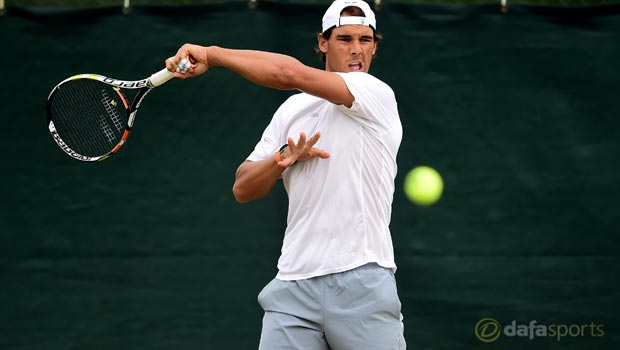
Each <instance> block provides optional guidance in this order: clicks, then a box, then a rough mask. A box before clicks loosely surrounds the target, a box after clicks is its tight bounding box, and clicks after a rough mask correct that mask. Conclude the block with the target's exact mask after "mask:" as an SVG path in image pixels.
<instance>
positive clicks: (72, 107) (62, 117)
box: [48, 79, 128, 157]
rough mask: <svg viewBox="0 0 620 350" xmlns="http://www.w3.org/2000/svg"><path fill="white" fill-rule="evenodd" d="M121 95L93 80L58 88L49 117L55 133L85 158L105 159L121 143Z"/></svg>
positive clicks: (123, 122) (123, 111) (124, 115)
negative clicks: (104, 156)
mask: <svg viewBox="0 0 620 350" xmlns="http://www.w3.org/2000/svg"><path fill="white" fill-rule="evenodd" d="M121 95H122V93H121V92H120V91H119V90H118V89H117V88H114V87H112V86H109V85H107V84H104V83H102V82H99V81H97V80H93V79H77V80H71V81H68V82H66V83H65V84H63V85H61V86H60V87H59V89H58V90H57V91H56V93H55V94H54V95H53V97H52V100H51V101H50V105H49V110H48V113H50V114H51V115H50V118H51V120H52V121H53V122H54V126H55V127H56V131H57V132H58V135H59V136H60V137H61V138H62V140H63V141H64V142H65V143H66V144H67V146H69V147H70V148H71V149H73V151H75V152H77V153H79V154H81V155H84V156H88V157H95V156H101V155H105V154H107V153H108V152H110V151H111V150H112V149H113V148H114V147H115V146H116V145H117V144H118V143H119V142H120V141H121V137H122V135H123V132H124V130H125V126H126V125H127V118H128V117H127V111H126V109H125V105H124V103H123V101H122V97H121Z"/></svg>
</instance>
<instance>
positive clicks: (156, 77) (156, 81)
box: [148, 68, 174, 88]
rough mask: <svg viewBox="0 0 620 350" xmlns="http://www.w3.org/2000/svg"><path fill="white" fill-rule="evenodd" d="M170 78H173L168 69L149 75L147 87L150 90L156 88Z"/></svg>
mask: <svg viewBox="0 0 620 350" xmlns="http://www.w3.org/2000/svg"><path fill="white" fill-rule="evenodd" d="M172 78H174V74H173V73H172V72H170V71H169V70H168V69H166V68H164V69H162V70H160V71H159V72H157V73H155V74H153V75H151V77H150V78H149V83H148V85H149V87H151V88H154V87H158V86H160V85H162V84H163V83H165V82H167V81H168V80H170V79H172Z"/></svg>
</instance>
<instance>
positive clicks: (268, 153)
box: [247, 106, 283, 162]
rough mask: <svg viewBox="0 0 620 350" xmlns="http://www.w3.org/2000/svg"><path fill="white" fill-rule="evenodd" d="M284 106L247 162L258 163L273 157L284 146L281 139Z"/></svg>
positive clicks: (274, 116)
mask: <svg viewBox="0 0 620 350" xmlns="http://www.w3.org/2000/svg"><path fill="white" fill-rule="evenodd" d="M282 109H283V106H280V108H279V109H278V110H277V111H276V113H275V114H274V115H273V118H271V122H270V123H269V125H268V126H267V128H266V129H265V130H264V131H263V135H262V137H261V139H260V141H259V142H258V143H257V144H256V146H255V147H254V151H252V153H250V155H249V156H248V158H247V160H249V161H252V162H257V161H260V160H264V159H267V158H271V157H273V155H274V154H275V153H276V151H277V150H278V149H280V147H281V146H282V143H281V142H280V139H281V134H282V132H281V130H280V129H281V127H280V125H281V118H280V115H281V114H282V113H283V112H282Z"/></svg>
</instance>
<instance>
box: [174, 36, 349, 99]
mask: <svg viewBox="0 0 620 350" xmlns="http://www.w3.org/2000/svg"><path fill="white" fill-rule="evenodd" d="M187 57H191V58H192V59H193V61H194V64H193V67H192V68H190V69H189V72H188V73H187V74H180V73H175V76H177V77H178V78H181V79H185V78H188V77H194V76H197V75H201V74H203V73H204V72H206V71H207V69H209V68H211V67H224V68H227V69H229V70H231V71H233V72H236V73H237V74H239V75H241V76H242V77H244V78H246V79H247V80H249V81H251V82H253V83H255V84H258V85H262V86H266V87H270V88H274V89H280V90H299V91H302V92H305V93H308V94H310V95H314V96H317V97H320V98H323V99H325V100H328V101H330V102H332V103H335V104H339V105H345V106H347V107H350V106H351V105H352V104H353V101H354V97H353V95H352V94H351V92H350V91H349V89H348V88H347V85H346V84H345V82H344V80H343V79H342V78H341V77H340V76H339V75H338V74H336V73H333V72H328V71H325V70H320V69H316V68H312V67H309V66H306V65H304V64H302V63H301V62H299V61H298V60H297V59H295V58H293V57H291V56H287V55H282V54H277V53H272V52H265V51H254V50H234V49H226V48H221V47H217V46H209V47H204V46H199V45H192V44H185V45H183V46H182V47H181V48H180V49H179V51H178V52H177V54H176V56H175V57H174V58H173V59H172V60H169V61H166V66H167V67H168V70H170V71H173V72H174V71H176V65H177V63H178V62H180V61H181V60H182V59H184V58H187ZM190 61H191V59H190Z"/></svg>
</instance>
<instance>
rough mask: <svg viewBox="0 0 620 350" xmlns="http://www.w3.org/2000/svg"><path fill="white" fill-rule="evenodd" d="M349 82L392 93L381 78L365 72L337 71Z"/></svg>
mask: <svg viewBox="0 0 620 350" xmlns="http://www.w3.org/2000/svg"><path fill="white" fill-rule="evenodd" d="M338 74H339V75H340V76H341V77H342V78H343V79H344V80H345V82H346V83H347V85H349V84H361V85H364V86H366V87H368V88H370V89H381V90H385V91H390V92H392V93H393V90H392V88H391V87H390V86H389V85H388V84H387V83H386V82H384V81H383V80H381V79H379V78H377V77H375V76H374V75H372V74H370V73H366V72H347V73H338Z"/></svg>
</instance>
